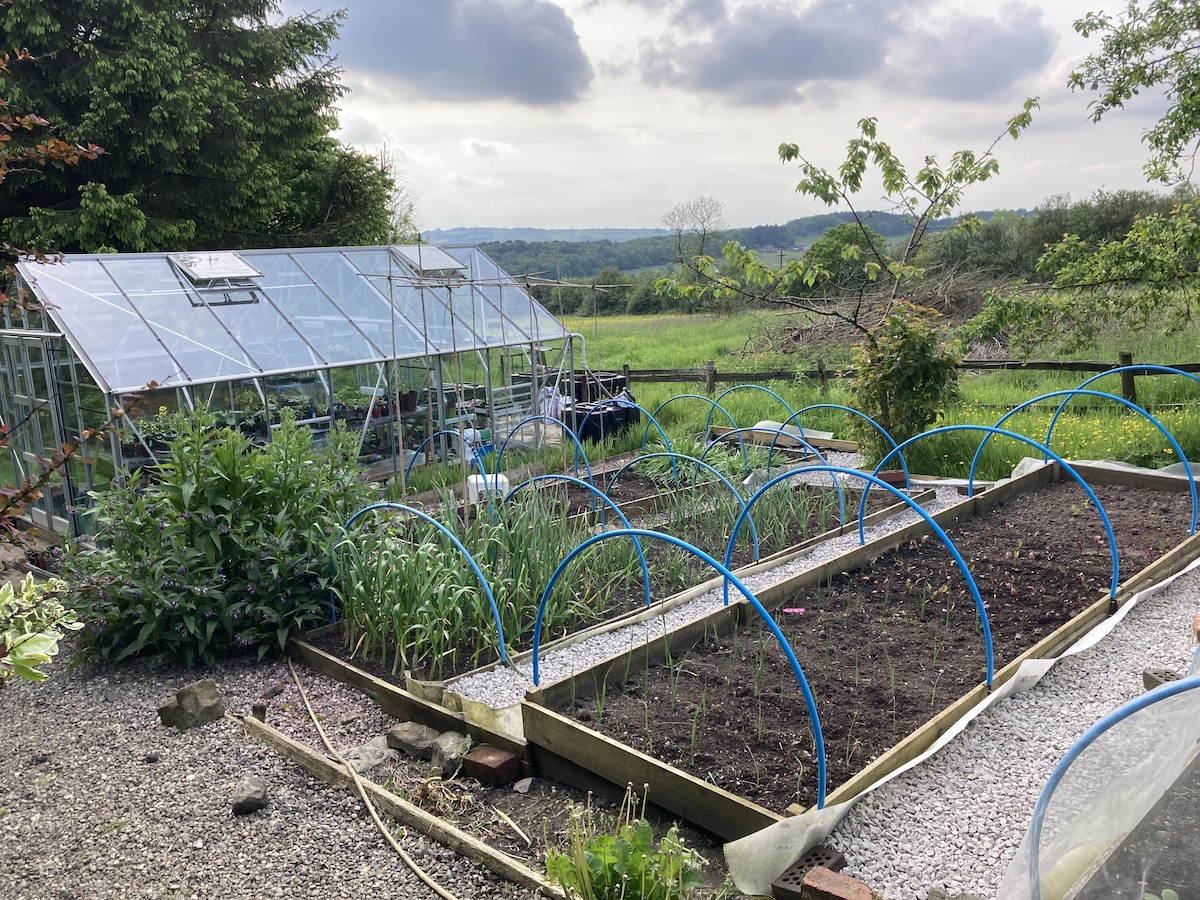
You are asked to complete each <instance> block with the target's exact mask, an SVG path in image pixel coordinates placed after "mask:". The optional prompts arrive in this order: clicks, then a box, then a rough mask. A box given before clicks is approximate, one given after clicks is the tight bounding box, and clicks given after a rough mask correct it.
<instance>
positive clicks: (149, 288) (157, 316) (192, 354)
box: [99, 257, 253, 385]
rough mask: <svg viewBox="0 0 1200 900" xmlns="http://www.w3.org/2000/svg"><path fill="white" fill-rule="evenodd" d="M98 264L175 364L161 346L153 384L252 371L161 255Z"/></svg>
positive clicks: (249, 363)
mask: <svg viewBox="0 0 1200 900" xmlns="http://www.w3.org/2000/svg"><path fill="white" fill-rule="evenodd" d="M99 264H100V265H102V266H104V268H106V269H107V270H108V272H109V274H110V275H111V276H112V278H113V280H114V281H116V282H117V284H118V285H119V286H120V287H121V288H123V289H124V291H125V293H126V294H127V295H128V297H129V300H130V303H132V304H133V306H134V307H135V308H136V309H137V311H138V312H140V313H141V314H142V316H143V318H145V319H146V321H147V322H148V323H149V324H150V327H151V328H152V329H153V330H154V332H155V334H156V336H157V337H158V339H159V340H161V341H162V345H163V346H165V347H166V349H167V352H168V353H169V354H170V356H171V357H172V358H173V359H174V360H175V361H176V363H177V364H178V365H172V364H171V362H170V361H169V360H168V359H166V358H165V354H162V353H161V348H160V361H159V371H158V372H157V373H156V374H155V375H154V376H153V380H155V381H157V382H158V383H159V384H163V385H168V384H186V383H188V382H189V381H203V380H209V379H213V378H226V377H233V376H240V375H245V374H246V373H248V372H251V371H253V366H252V364H251V362H250V361H249V360H248V359H247V358H246V353H245V351H243V350H242V349H241V348H240V347H238V345H237V342H236V341H234V340H233V338H231V337H230V336H229V334H228V333H227V332H226V331H225V329H224V328H222V327H221V323H220V322H218V321H217V319H216V317H215V316H214V315H213V314H212V313H211V312H209V311H208V310H207V309H205V308H204V307H203V306H202V305H197V304H199V303H200V298H199V296H198V295H197V294H196V293H195V292H193V291H192V290H190V289H189V288H187V287H184V285H183V283H182V282H181V281H180V278H179V275H178V274H177V273H176V272H175V270H174V269H173V268H172V267H171V264H170V263H169V262H168V261H167V259H166V258H165V257H159V258H157V259H145V258H143V259H121V258H120V257H113V258H112V259H111V260H107V259H106V260H103V261H100V263H99ZM155 347H158V344H157V343H156V344H155Z"/></svg>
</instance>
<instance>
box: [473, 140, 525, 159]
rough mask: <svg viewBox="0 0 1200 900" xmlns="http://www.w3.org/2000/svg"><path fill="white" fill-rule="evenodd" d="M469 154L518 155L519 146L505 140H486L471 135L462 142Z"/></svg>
mask: <svg viewBox="0 0 1200 900" xmlns="http://www.w3.org/2000/svg"><path fill="white" fill-rule="evenodd" d="M462 147H463V150H464V151H466V154H467V156H516V155H517V148H516V147H514V146H513V145H512V144H509V143H506V142H504V141H485V140H481V139H480V138H475V137H469V138H466V139H464V140H463V142H462Z"/></svg>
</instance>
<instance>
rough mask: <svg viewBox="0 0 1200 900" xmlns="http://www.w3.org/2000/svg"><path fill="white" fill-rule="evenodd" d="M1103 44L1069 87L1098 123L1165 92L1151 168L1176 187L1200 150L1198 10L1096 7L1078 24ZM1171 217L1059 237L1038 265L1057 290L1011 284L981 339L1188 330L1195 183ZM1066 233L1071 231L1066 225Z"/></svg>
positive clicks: (979, 326)
mask: <svg viewBox="0 0 1200 900" xmlns="http://www.w3.org/2000/svg"><path fill="white" fill-rule="evenodd" d="M1075 28H1076V30H1077V31H1078V32H1079V33H1080V34H1082V35H1084V36H1085V37H1092V36H1095V35H1099V36H1100V39H1101V43H1100V50H1099V51H1098V52H1097V53H1094V54H1092V55H1090V56H1088V57H1087V59H1085V60H1084V62H1083V64H1082V65H1081V66H1080V67H1079V68H1078V69H1077V70H1076V71H1075V72H1073V73H1072V74H1071V76H1070V79H1069V82H1068V83H1069V86H1070V87H1071V88H1073V89H1087V90H1092V91H1095V92H1096V94H1097V97H1096V99H1095V100H1094V101H1093V102H1092V104H1091V117H1092V119H1093V121H1099V120H1100V119H1101V118H1103V117H1104V116H1106V115H1108V114H1109V113H1111V112H1113V111H1114V110H1117V109H1120V108H1122V107H1123V106H1124V105H1125V104H1126V103H1127V102H1128V101H1129V100H1131V99H1132V98H1133V97H1134V95H1136V94H1139V93H1140V92H1141V91H1143V90H1147V89H1151V88H1153V89H1161V90H1162V91H1163V93H1164V94H1165V95H1166V99H1167V110H1166V112H1165V113H1164V114H1163V116H1162V118H1161V119H1160V120H1159V121H1158V123H1157V124H1156V125H1154V126H1153V127H1152V128H1150V129H1149V130H1147V131H1146V132H1145V134H1144V136H1143V139H1144V141H1145V143H1146V144H1147V146H1148V147H1149V149H1150V157H1149V159H1148V161H1147V163H1146V165H1145V171H1146V174H1147V175H1148V176H1149V177H1150V178H1152V179H1155V180H1159V181H1164V182H1171V181H1178V180H1181V179H1182V180H1185V181H1186V179H1187V178H1188V177H1189V176H1190V175H1191V173H1192V170H1193V167H1194V163H1195V156H1196V152H1197V148H1198V147H1200V8H1198V7H1197V5H1196V4H1195V3H1191V2H1177V0H1149V2H1146V3H1144V4H1143V3H1141V2H1139V0H1133V2H1131V3H1130V4H1129V5H1128V6H1127V7H1126V9H1125V11H1124V13H1123V14H1122V15H1121V16H1119V17H1113V16H1109V15H1105V14H1100V13H1091V14H1089V15H1087V16H1085V17H1084V18H1082V19H1080V20H1079V21H1077V22H1076V23H1075ZM1172 199H1173V200H1174V201H1175V203H1176V204H1177V205H1175V206H1174V208H1173V209H1171V210H1170V211H1169V212H1163V211H1157V212H1151V213H1150V214H1148V215H1143V216H1142V217H1141V218H1135V220H1134V221H1133V223H1132V225H1131V227H1130V228H1129V229H1128V231H1127V232H1126V233H1125V234H1124V235H1122V236H1119V237H1112V236H1107V239H1101V240H1100V241H1099V242H1096V241H1093V240H1089V239H1088V236H1087V235H1086V234H1084V233H1083V232H1082V231H1081V230H1075V231H1074V233H1069V234H1066V236H1065V237H1063V235H1062V234H1061V233H1060V234H1059V235H1055V237H1056V239H1059V238H1060V239H1059V240H1057V241H1056V243H1054V244H1053V245H1051V246H1050V247H1049V248H1048V249H1047V250H1046V252H1045V253H1044V255H1043V256H1042V258H1041V259H1040V261H1039V263H1038V268H1039V271H1040V272H1041V273H1042V274H1043V275H1044V276H1045V277H1046V278H1048V279H1050V280H1051V281H1052V286H1053V289H1052V290H1050V291H1045V290H1036V291H1028V290H1026V291H1013V292H1008V293H1005V294H1002V295H998V296H996V297H995V298H993V299H992V300H991V302H989V304H988V306H987V307H986V308H985V309H984V312H983V315H982V316H981V317H980V319H979V321H978V322H977V323H976V325H975V328H974V332H973V333H974V334H975V335H976V336H979V337H992V336H996V335H1003V334H1010V335H1012V336H1014V337H1016V338H1017V339H1018V341H1019V342H1024V343H1025V345H1026V346H1027V347H1032V346H1035V345H1036V344H1037V343H1040V342H1043V341H1051V342H1053V343H1057V344H1059V345H1061V346H1063V347H1065V348H1067V349H1072V348H1077V347H1080V346H1083V345H1085V344H1086V343H1088V342H1089V341H1091V340H1092V339H1093V338H1094V337H1095V336H1096V334H1097V332H1098V331H1099V329H1100V328H1101V327H1102V326H1103V325H1105V324H1106V323H1109V322H1113V321H1122V322H1126V323H1128V324H1131V325H1149V324H1154V325H1158V326H1159V327H1165V328H1166V330H1168V331H1169V330H1175V329H1178V328H1181V327H1182V326H1183V325H1184V324H1186V323H1187V322H1189V321H1190V320H1191V318H1192V317H1193V315H1194V313H1195V304H1196V302H1197V300H1198V299H1200V271H1198V268H1197V259H1198V258H1200V239H1198V238H1197V236H1196V233H1197V228H1198V227H1200V200H1197V199H1196V195H1195V191H1193V190H1191V189H1190V187H1189V188H1188V189H1187V190H1185V191H1184V192H1183V193H1180V194H1176V195H1175V196H1174V197H1173V198H1172ZM1068 230H1070V229H1068Z"/></svg>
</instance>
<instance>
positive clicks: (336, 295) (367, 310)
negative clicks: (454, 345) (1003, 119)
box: [293, 250, 425, 361]
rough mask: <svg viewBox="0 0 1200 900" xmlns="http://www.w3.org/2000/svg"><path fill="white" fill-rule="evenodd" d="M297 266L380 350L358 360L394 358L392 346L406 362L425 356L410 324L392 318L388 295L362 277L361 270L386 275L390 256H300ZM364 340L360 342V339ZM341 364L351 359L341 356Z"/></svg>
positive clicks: (361, 253) (350, 253)
mask: <svg viewBox="0 0 1200 900" xmlns="http://www.w3.org/2000/svg"><path fill="white" fill-rule="evenodd" d="M293 260H294V261H295V263H296V265H297V266H299V267H300V268H301V269H303V270H304V271H305V272H307V273H308V275H309V276H310V277H311V278H312V280H313V281H315V282H316V283H317V284H318V285H320V286H321V288H322V290H324V291H325V292H326V293H327V294H328V295H329V296H330V297H332V298H333V300H334V301H335V303H336V304H337V306H339V307H340V308H341V309H342V310H343V311H345V313H346V315H347V316H349V317H350V319H352V320H353V322H354V324H355V325H357V326H358V327H359V329H360V330H361V331H362V332H363V333H365V334H366V336H367V337H368V338H369V339H370V340H371V342H372V343H373V344H374V345H375V347H376V348H378V349H377V351H376V352H372V353H371V354H369V355H364V356H358V357H356V358H355V359H358V360H362V359H370V358H382V357H386V358H391V356H392V355H393V354H392V347H393V345H394V346H395V348H396V352H395V356H396V357H398V358H400V359H407V358H409V357H413V356H421V355H422V354H424V352H425V341H424V339H423V338H422V337H421V334H420V332H418V331H417V330H416V328H414V327H413V326H412V325H411V324H410V323H409V322H407V321H405V320H404V319H402V318H400V317H399V316H395V317H393V315H392V313H391V308H390V306H389V305H388V302H387V295H386V294H384V295H381V294H380V293H379V292H378V291H376V290H375V289H374V288H372V287H371V285H369V284H367V280H366V279H365V278H363V277H362V275H360V274H359V269H358V268H355V266H356V265H357V266H360V267H361V270H362V271H364V272H379V271H384V272H386V271H387V254H386V252H385V251H382V250H375V251H348V252H347V253H345V254H342V253H340V252H336V251H334V252H329V253H300V254H296V255H295V256H294V257H293ZM393 318H394V319H395V341H394V344H393V337H392V333H393V329H392V325H393ZM360 340H361V339H360ZM337 360H338V361H347V360H349V357H347V356H338V357H337Z"/></svg>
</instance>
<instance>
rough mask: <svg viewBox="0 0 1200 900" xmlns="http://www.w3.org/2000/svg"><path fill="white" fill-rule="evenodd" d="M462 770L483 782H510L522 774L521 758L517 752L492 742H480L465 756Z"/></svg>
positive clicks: (494, 783) (493, 783)
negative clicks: (493, 744) (501, 747)
mask: <svg viewBox="0 0 1200 900" xmlns="http://www.w3.org/2000/svg"><path fill="white" fill-rule="evenodd" d="M462 770H463V774H464V775H468V776H470V777H471V778H474V779H475V780H477V781H480V782H482V783H483V784H492V785H496V784H508V783H510V782H513V781H516V780H517V776H518V775H520V774H521V760H520V759H519V758H518V757H517V755H516V754H515V753H512V752H510V751H508V750H501V749H500V748H499V747H493V746H492V745H491V744H479V745H478V746H475V747H472V748H471V749H470V750H468V751H467V755H466V756H464V757H463V763H462Z"/></svg>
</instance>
